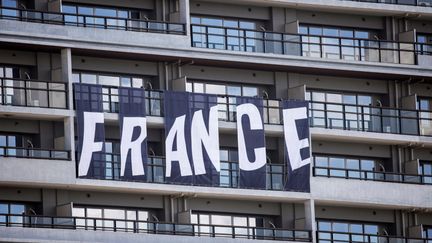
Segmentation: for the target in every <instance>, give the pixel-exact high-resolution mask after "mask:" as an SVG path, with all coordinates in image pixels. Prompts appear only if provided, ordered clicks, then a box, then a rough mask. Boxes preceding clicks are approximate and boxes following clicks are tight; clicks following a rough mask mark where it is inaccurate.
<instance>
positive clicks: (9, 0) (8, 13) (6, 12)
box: [0, 0, 18, 18]
mask: <svg viewBox="0 0 432 243" xmlns="http://www.w3.org/2000/svg"><path fill="white" fill-rule="evenodd" d="M0 6H2V7H6V8H18V2H17V0H0ZM0 13H1V15H2V16H5V17H10V18H13V17H17V16H18V11H17V10H13V9H3V8H2V9H0Z"/></svg>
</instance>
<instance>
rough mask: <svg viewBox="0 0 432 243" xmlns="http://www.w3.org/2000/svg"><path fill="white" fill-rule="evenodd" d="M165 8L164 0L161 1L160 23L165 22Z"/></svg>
mask: <svg viewBox="0 0 432 243" xmlns="http://www.w3.org/2000/svg"><path fill="white" fill-rule="evenodd" d="M165 8H166V3H165V0H162V21H164V22H165V21H166V17H165V15H166V11H165Z"/></svg>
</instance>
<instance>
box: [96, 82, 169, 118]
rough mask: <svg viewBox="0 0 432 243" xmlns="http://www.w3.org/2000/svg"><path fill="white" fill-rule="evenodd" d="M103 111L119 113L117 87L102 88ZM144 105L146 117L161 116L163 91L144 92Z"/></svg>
mask: <svg viewBox="0 0 432 243" xmlns="http://www.w3.org/2000/svg"><path fill="white" fill-rule="evenodd" d="M102 95H103V98H102V100H103V102H102V105H103V110H104V112H108V113H118V112H119V87H117V86H107V85H104V86H102ZM145 105H146V113H147V115H148V116H163V107H164V104H163V91H160V90H145Z"/></svg>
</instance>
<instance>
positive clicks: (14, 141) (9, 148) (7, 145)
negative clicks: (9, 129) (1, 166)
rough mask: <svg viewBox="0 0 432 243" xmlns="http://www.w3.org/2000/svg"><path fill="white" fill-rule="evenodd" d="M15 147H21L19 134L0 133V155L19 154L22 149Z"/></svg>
mask: <svg viewBox="0 0 432 243" xmlns="http://www.w3.org/2000/svg"><path fill="white" fill-rule="evenodd" d="M17 147H22V143H21V136H17V135H4V134H0V157H1V156H12V157H13V156H17V155H19V153H20V152H23V151H22V150H18V151H17Z"/></svg>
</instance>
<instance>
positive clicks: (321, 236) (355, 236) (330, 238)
mask: <svg viewBox="0 0 432 243" xmlns="http://www.w3.org/2000/svg"><path fill="white" fill-rule="evenodd" d="M316 235H317V242H318V243H320V242H326V243H329V242H330V243H333V242H334V243H342V242H364V243H377V242H383V243H391V242H398V243H432V239H421V238H407V237H403V236H388V235H371V234H359V233H348V232H334V231H317V232H316Z"/></svg>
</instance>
